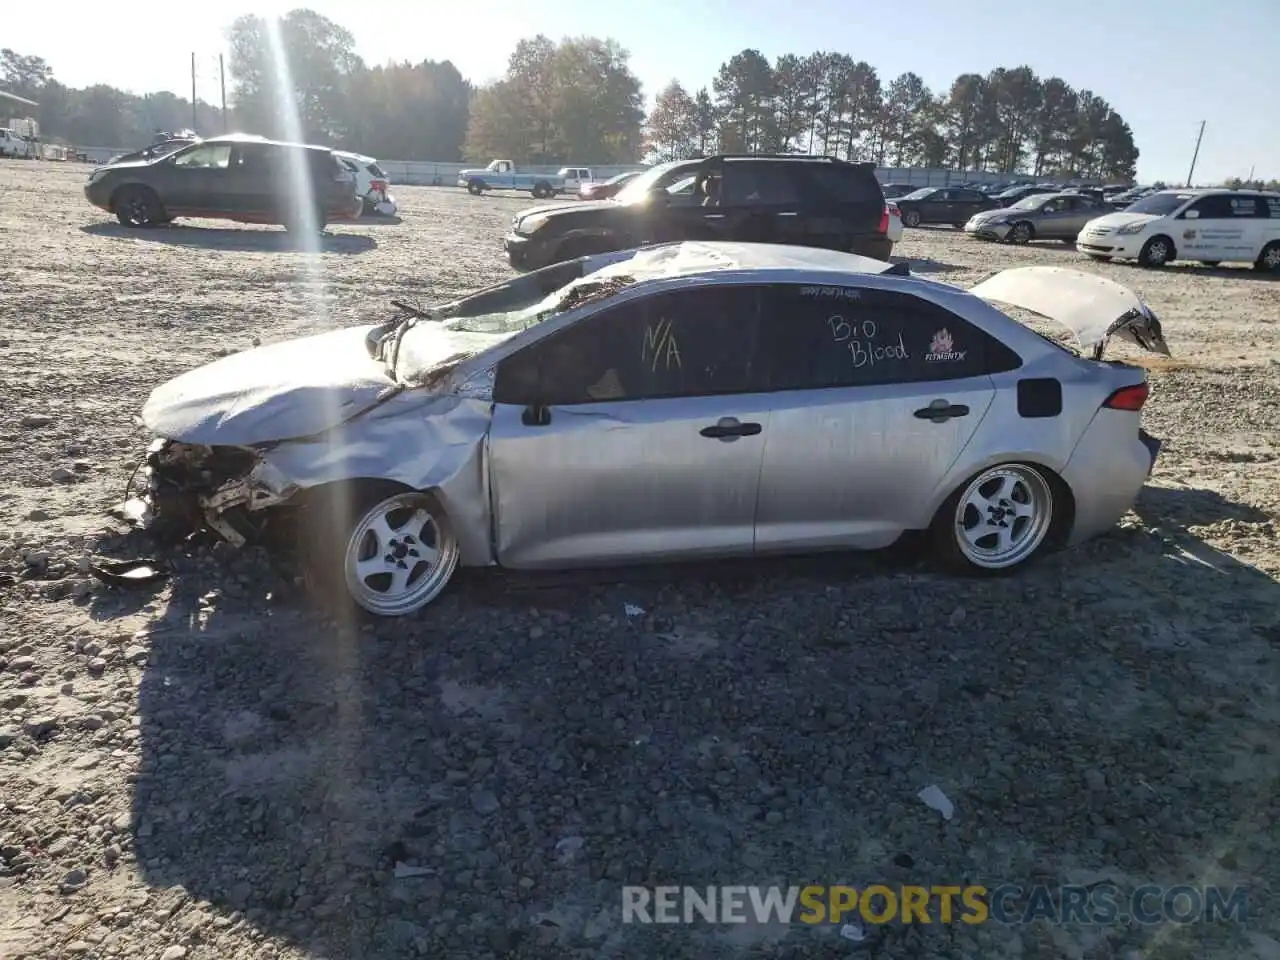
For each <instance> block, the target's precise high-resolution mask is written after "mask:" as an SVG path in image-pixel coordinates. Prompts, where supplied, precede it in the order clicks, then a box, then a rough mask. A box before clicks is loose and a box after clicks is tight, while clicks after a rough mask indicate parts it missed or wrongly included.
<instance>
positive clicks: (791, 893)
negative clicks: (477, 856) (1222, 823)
mask: <svg viewBox="0 0 1280 960" xmlns="http://www.w3.org/2000/svg"><path fill="white" fill-rule="evenodd" d="M1248 914H1249V890H1248V888H1246V887H1213V886H1209V887H1195V886H1188V885H1182V886H1169V887H1162V886H1156V885H1154V884H1153V885H1147V886H1140V887H1137V888H1135V889H1134V890H1132V891H1129V892H1125V891H1122V890H1121V889H1120V887H1118V886H1116V885H1114V884H1106V883H1103V884H1091V885H1089V886H1072V885H1069V884H1064V885H1035V886H1020V885H1017V884H1003V885H1000V886H995V887H985V886H975V885H969V886H959V885H957V886H947V885H933V886H913V885H904V886H899V887H889V886H886V885H883V884H872V885H870V886H866V887H852V886H819V885H816V884H810V885H807V886H803V887H799V886H793V887H780V886H768V887H765V886H726V887H682V886H663V887H637V886H628V887H623V888H622V921H623V923H664V924H678V923H760V924H764V923H795V922H799V923H806V924H820V923H842V922H847V921H850V920H854V919H857V920H860V921H862V922H864V923H870V924H886V923H943V924H947V923H964V924H971V925H972V924H981V923H990V922H995V923H1000V924H1009V925H1012V924H1025V923H1033V922H1035V921H1037V920H1039V921H1043V922H1047V923H1083V924H1115V923H1129V922H1134V923H1139V924H1157V923H1175V924H1188V923H1220V922H1235V923H1243V922H1245V921H1246V920H1247V919H1248Z"/></svg>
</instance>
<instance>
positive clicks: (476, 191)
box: [467, 180, 484, 197]
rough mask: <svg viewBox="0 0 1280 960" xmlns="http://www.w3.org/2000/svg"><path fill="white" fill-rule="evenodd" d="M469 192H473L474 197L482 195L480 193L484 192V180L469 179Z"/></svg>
mask: <svg viewBox="0 0 1280 960" xmlns="http://www.w3.org/2000/svg"><path fill="white" fill-rule="evenodd" d="M467 193H469V194H471V195H472V196H473V197H478V196H480V194H482V193H484V181H482V180H469V181H467Z"/></svg>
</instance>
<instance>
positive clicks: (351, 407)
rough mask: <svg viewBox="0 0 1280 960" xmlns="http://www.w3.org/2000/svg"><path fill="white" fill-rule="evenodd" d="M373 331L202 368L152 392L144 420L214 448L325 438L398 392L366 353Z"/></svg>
mask: <svg viewBox="0 0 1280 960" xmlns="http://www.w3.org/2000/svg"><path fill="white" fill-rule="evenodd" d="M373 327H374V325H373V324H368V325H364V326H359V327H347V328H345V329H342V330H334V331H332V332H329V333H321V334H317V335H315V336H310V337H302V338H300V339H296V340H286V341H284V342H282V343H276V344H271V345H269V346H265V347H257V348H255V349H253V350H246V351H244V352H243V353H235V354H232V355H231V356H229V357H225V358H223V359H221V360H217V361H215V362H213V363H210V364H207V365H206V366H203V367H197V368H196V369H195V370H191V371H189V372H188V373H184V374H182V375H181V376H179V377H175V378H174V379H172V380H170V381H169V382H168V383H165V384H161V385H160V386H159V387H157V388H156V389H155V390H153V391H152V393H151V396H150V397H149V398H148V399H147V402H146V404H145V405H144V406H143V408H142V419H143V422H145V423H146V425H147V428H148V429H149V430H151V431H152V432H153V433H154V434H156V435H157V436H160V437H165V438H166V439H169V440H181V441H184V442H187V443H199V444H206V445H210V446H213V445H228V446H251V445H253V444H258V443H266V442H268V441H271V440H287V439H291V438H294V437H305V436H310V435H311V434H314V433H319V432H320V431H322V430H324V429H326V428H328V427H332V426H335V425H336V424H338V423H341V422H342V421H344V420H348V419H350V418H351V417H353V416H355V415H357V414H359V413H362V412H363V411H365V410H367V409H369V408H370V407H372V406H374V405H375V404H376V403H377V402H378V400H379V398H380V396H382V395H383V394H384V392H386V391H389V390H391V388H393V387H394V386H395V383H394V381H393V380H392V379H391V378H390V377H389V376H387V373H386V369H385V367H384V365H383V363H382V361H380V360H374V359H372V358H370V356H369V353H368V351H367V350H366V349H365V336H366V335H367V334H368V333H369V331H370V330H372V329H373Z"/></svg>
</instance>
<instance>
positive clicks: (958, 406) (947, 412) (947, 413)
mask: <svg viewBox="0 0 1280 960" xmlns="http://www.w3.org/2000/svg"><path fill="white" fill-rule="evenodd" d="M968 415H969V408H968V407H966V406H965V405H964V404H963V403H950V402H949V401H947V400H935V401H933V403H931V404H929V405H928V406H927V407H921V408H920V409H919V410H917V411H916V412H915V416H916V417H917V418H918V419H920V420H929V421H930V422H932V423H946V422H947V421H948V420H953V419H955V418H956V417H967V416H968Z"/></svg>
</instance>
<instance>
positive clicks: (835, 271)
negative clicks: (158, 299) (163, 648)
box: [127, 243, 1168, 616]
mask: <svg viewBox="0 0 1280 960" xmlns="http://www.w3.org/2000/svg"><path fill="white" fill-rule="evenodd" d="M997 303H1004V304H1008V305H1012V306H1015V307H1020V308H1024V309H1027V310H1030V311H1033V312H1036V313H1039V314H1041V315H1043V316H1046V317H1048V318H1050V319H1054V320H1057V321H1058V322H1060V323H1062V324H1063V325H1065V326H1066V327H1068V328H1069V329H1070V330H1071V331H1072V332H1073V333H1074V334H1075V336H1076V338H1077V339H1078V341H1079V344H1080V347H1081V350H1080V351H1076V350H1072V349H1067V348H1064V347H1063V346H1061V345H1060V344H1058V343H1056V342H1054V341H1052V340H1050V339H1048V338H1046V337H1044V336H1042V335H1040V334H1039V333H1036V332H1035V331H1033V330H1032V329H1030V328H1029V327H1027V326H1025V325H1023V324H1022V323H1020V322H1018V321H1017V320H1015V319H1013V318H1012V317H1011V316H1010V315H1008V314H1007V313H1005V312H1002V310H1001V309H999V308H998V307H997V306H996V304H997ZM402 309H403V311H404V312H403V314H402V316H401V317H400V318H399V319H396V320H393V321H390V322H388V323H386V324H383V325H380V326H361V327H354V328H349V329H342V330H337V331H334V332H331V333H324V334H320V335H318V336H312V337H307V338H303V339H299V340H292V341H287V342H283V343H279V344H275V345H273V346H266V347H261V348H257V349H254V350H250V351H246V352H244V353H240V354H235V355H232V356H229V357H227V358H225V359H222V360H219V361H217V362H215V363H213V364H210V365H208V366H206V367H202V368H199V369H196V370H193V371H191V372H189V373H187V374H184V375H183V376H180V377H178V378H176V379H174V380H172V381H170V382H169V383H166V384H164V385H163V386H161V387H159V388H158V389H156V390H155V392H154V393H153V394H152V395H151V397H150V399H149V400H148V401H147V403H146V405H145V407H144V409H143V419H144V421H145V422H146V424H147V426H148V427H149V429H150V430H151V431H153V432H154V433H155V434H156V435H157V436H158V437H160V438H161V439H159V440H157V441H156V443H155V444H154V445H153V447H152V450H151V452H150V454H149V457H148V461H147V466H146V469H145V474H146V480H145V484H144V485H142V486H143V487H144V489H140V491H139V495H138V496H137V497H135V498H134V499H133V500H131V502H130V504H129V505H128V507H127V512H128V513H130V515H131V516H132V517H133V518H134V519H135V520H136V521H137V522H139V523H140V524H143V525H156V524H160V525H165V526H168V527H170V529H173V528H175V527H176V528H178V529H186V530H188V531H190V530H191V529H194V528H196V527H203V528H206V529H208V530H212V531H216V532H217V533H218V534H220V535H221V536H222V537H224V538H226V539H227V540H230V541H232V542H233V543H242V542H244V541H245V540H248V539H252V538H255V537H257V536H259V535H261V534H262V532H263V530H264V525H265V523H266V522H268V521H270V520H271V519H272V518H273V517H283V516H284V515H286V514H289V515H292V516H293V517H294V518H295V519H299V518H301V521H302V522H299V523H298V524H297V527H298V530H299V532H300V535H301V536H303V537H304V538H305V544H306V549H305V554H306V557H307V561H308V563H309V564H311V565H312V567H313V568H314V571H315V573H316V574H318V575H319V578H320V579H319V580H318V582H320V583H322V584H329V585H331V586H332V588H334V590H335V591H336V592H338V593H340V594H343V595H344V596H347V597H349V598H350V599H351V600H353V601H354V602H355V603H356V604H358V605H359V606H360V607H363V608H364V609H365V610H367V611H369V612H370V613H373V614H376V615H381V616H399V615H404V614H408V613H411V612H413V611H415V610H418V609H419V608H421V607H423V606H424V605H426V604H428V603H429V602H430V601H432V600H433V599H434V598H435V597H436V596H438V595H439V593H440V591H441V590H442V589H444V587H445V585H446V584H447V583H448V581H449V579H450V577H451V576H452V574H453V572H454V570H455V568H456V567H457V565H458V564H464V565H490V564H501V565H504V566H509V567H515V568H540V567H542V568H545V567H567V566H575V565H595V564H616V563H622V562H628V561H653V560H677V559H692V558H706V557H713V556H714V557H729V556H741V555H751V554H772V553H786V552H808V551H816V550H827V549H874V548H879V547H884V546H886V545H888V544H890V543H892V542H893V541H894V540H896V539H897V538H898V537H899V536H900V535H902V534H903V533H904V532H906V531H910V530H927V531H931V532H932V535H933V536H934V538H935V539H936V543H937V547H938V549H939V551H940V553H941V556H942V558H943V559H944V560H946V561H948V562H949V563H950V564H952V565H954V566H956V567H958V568H961V569H966V570H975V571H997V570H1007V569H1010V568H1013V567H1016V566H1018V565H1020V564H1022V563H1024V562H1025V561H1027V560H1029V559H1031V558H1032V557H1033V556H1035V555H1037V554H1038V553H1040V552H1041V551H1042V550H1043V549H1045V548H1046V547H1049V546H1051V545H1055V544H1062V543H1069V542H1074V541H1078V540H1080V539H1083V538H1085V537H1088V536H1091V535H1093V534H1096V533H1098V532H1100V531H1102V530H1105V529H1107V528H1108V527H1110V526H1112V525H1113V524H1114V523H1115V522H1116V520H1117V519H1118V518H1119V517H1120V516H1121V515H1122V514H1124V513H1125V511H1126V510H1128V509H1129V507H1130V506H1131V504H1132V503H1133V500H1134V498H1135V496H1136V495H1137V493H1138V491H1139V489H1140V488H1141V487H1142V485H1143V483H1144V482H1145V480H1146V478H1147V476H1148V475H1149V473H1150V471H1151V468H1152V466H1153V464H1154V461H1155V457H1156V454H1157V451H1158V449H1159V443H1158V441H1155V440H1154V439H1152V438H1151V437H1149V436H1148V435H1147V434H1146V433H1145V432H1144V431H1143V430H1142V429H1141V427H1140V416H1141V414H1140V411H1141V409H1142V406H1143V404H1144V403H1145V401H1146V399H1147V392H1148V385H1147V379H1146V372H1145V370H1144V369H1143V368H1141V367H1139V366H1134V365H1130V364H1127V363H1122V362H1117V361H1111V360H1108V361H1104V360H1102V351H1103V348H1104V346H1105V344H1106V343H1107V342H1108V340H1109V339H1110V338H1112V337H1120V338H1122V339H1125V340H1127V341H1129V342H1130V343H1132V344H1135V345H1137V346H1138V347H1140V348H1143V349H1146V350H1149V351H1154V352H1157V353H1164V354H1167V353H1168V348H1167V347H1166V345H1165V343H1164V340H1163V339H1162V337H1161V332H1160V325H1159V321H1158V320H1157V319H1156V317H1155V316H1154V315H1153V314H1152V313H1151V311H1150V310H1149V309H1148V308H1147V307H1146V306H1145V305H1144V304H1143V303H1141V301H1139V300H1138V298H1137V297H1136V296H1134V295H1133V293H1131V292H1130V291H1129V290H1127V289H1126V288H1124V287H1121V286H1119V285H1118V284H1115V283H1113V282H1111V281H1109V280H1105V279H1103V278H1101V277H1097V276H1094V275H1091V274H1087V273H1081V272H1078V271H1073V270H1064V269H1060V268H1041V267H1028V268H1022V269H1015V270H1008V271H1005V272H1003V273H1000V274H997V275H995V276H994V277H992V278H991V279H989V280H987V281H986V282H985V283H982V284H980V285H978V286H977V287H975V288H974V289H973V290H970V291H965V290H962V289H960V288H957V287H954V286H951V285H948V284H943V283H936V282H931V281H928V280H924V279H920V278H917V277H913V276H911V275H910V274H909V272H908V271H907V270H906V268H905V267H904V266H903V265H901V264H899V265H893V266H891V265H890V264H887V263H883V262H881V261H877V260H870V259H865V258H862V257H858V256H854V255H851V254H844V253H837V252H831V251H823V250H813V249H803V248H797V247H783V246H775V245H752V244H729V243H681V244H670V245H663V246H656V247H647V248H643V249H641V250H632V251H621V252H616V253H608V254H602V255H599V256H593V257H585V258H582V259H579V260H575V261H570V262H568V263H562V264H558V265H556V266H553V267H548V268H546V269H544V270H540V271H537V272H535V273H531V274H527V275H525V276H523V277H520V278H518V279H515V280H512V281H510V282H508V283H504V284H501V285H499V286H495V287H492V288H490V289H487V290H484V291H482V292H480V293H477V294H475V295H474V296H470V297H467V298H465V299H462V300H459V301H457V302H454V303H450V304H445V305H441V306H436V307H430V308H425V309H416V308H411V307H407V306H404V307H402Z"/></svg>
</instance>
